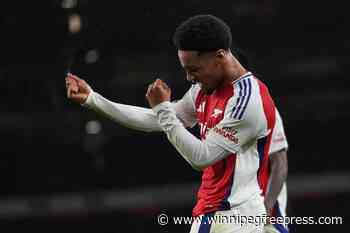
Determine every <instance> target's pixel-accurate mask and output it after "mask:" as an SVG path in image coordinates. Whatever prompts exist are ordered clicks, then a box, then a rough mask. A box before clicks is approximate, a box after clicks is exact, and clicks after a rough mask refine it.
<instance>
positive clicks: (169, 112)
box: [153, 102, 228, 170]
mask: <svg viewBox="0 0 350 233" xmlns="http://www.w3.org/2000/svg"><path fill="white" fill-rule="evenodd" d="M153 110H154V112H155V113H156V115H157V118H158V122H159V125H160V126H161V128H162V130H163V131H164V132H165V133H166V135H167V137H168V139H169V141H170V142H171V144H173V146H174V147H175V148H176V150H177V151H178V152H179V153H180V154H181V156H182V157H183V158H184V159H185V160H186V161H187V162H188V163H189V164H190V165H191V166H192V167H193V168H194V169H196V170H202V169H203V168H205V167H207V166H209V165H211V164H213V163H215V162H216V161H218V160H220V159H222V158H223V157H225V156H226V155H227V154H228V153H227V152H226V151H225V150H223V149H222V148H220V147H218V146H216V145H214V144H210V143H207V142H205V141H201V140H199V139H198V138H196V137H195V136H194V135H192V134H191V133H190V132H189V131H188V130H186V128H185V127H184V126H183V124H182V123H181V122H180V120H179V119H178V118H177V117H176V114H175V112H174V110H173V109H172V108H171V104H170V102H163V103H162V104H159V105H158V106H156V107H155V108H153Z"/></svg>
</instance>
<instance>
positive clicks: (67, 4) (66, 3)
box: [61, 0, 78, 9]
mask: <svg viewBox="0 0 350 233" xmlns="http://www.w3.org/2000/svg"><path fill="white" fill-rule="evenodd" d="M77 4H78V0H62V5H61V6H62V8H64V9H71V8H74V7H75V6H76V5H77Z"/></svg>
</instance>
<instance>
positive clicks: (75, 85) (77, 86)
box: [66, 73, 92, 104]
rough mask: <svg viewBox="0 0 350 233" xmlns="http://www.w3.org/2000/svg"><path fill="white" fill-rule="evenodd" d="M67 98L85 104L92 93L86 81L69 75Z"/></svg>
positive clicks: (67, 77) (67, 78)
mask: <svg viewBox="0 0 350 233" xmlns="http://www.w3.org/2000/svg"><path fill="white" fill-rule="evenodd" d="M66 89H67V98H68V99H70V100H72V101H73V102H76V103H78V104H84V103H85V102H86V99H87V97H88V96H89V94H90V92H91V91H92V89H91V87H90V86H89V84H87V83H86V82H85V80H83V79H81V78H78V77H77V76H75V75H73V74H70V73H68V74H67V76H66Z"/></svg>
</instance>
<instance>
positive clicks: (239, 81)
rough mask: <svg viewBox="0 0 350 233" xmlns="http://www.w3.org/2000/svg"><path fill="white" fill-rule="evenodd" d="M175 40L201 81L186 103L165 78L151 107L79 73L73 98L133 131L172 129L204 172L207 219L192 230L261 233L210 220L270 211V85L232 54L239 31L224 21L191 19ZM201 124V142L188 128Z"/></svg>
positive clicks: (197, 210)
mask: <svg viewBox="0 0 350 233" xmlns="http://www.w3.org/2000/svg"><path fill="white" fill-rule="evenodd" d="M173 40H174V44H175V46H176V47H177V49H178V57H179V60H180V63H181V65H182V67H183V68H184V70H185V72H186V77H187V80H188V81H190V82H191V83H192V84H193V85H192V86H191V87H190V89H189V90H188V91H187V93H186V94H185V95H184V96H183V98H182V99H180V100H179V101H177V102H170V100H171V90H170V88H169V87H168V86H167V84H166V83H164V82H163V81H162V80H160V79H157V80H156V81H155V82H153V83H152V84H150V85H149V87H148V90H147V93H146V98H147V100H148V102H149V104H150V107H151V109H147V108H141V107H136V106H130V105H125V104H119V103H114V102H111V101H109V100H107V99H105V98H104V97H102V96H101V95H100V94H98V93H96V92H95V91H93V89H92V88H91V87H90V86H89V85H88V84H87V83H86V82H85V81H84V80H83V79H80V78H78V77H77V76H75V75H72V74H68V76H67V77H66V86H67V96H68V98H69V99H71V100H72V101H74V102H77V103H79V104H82V105H83V106H86V107H88V108H90V109H92V110H95V111H96V112H99V113H101V114H103V115H104V116H106V117H109V118H111V119H112V120H114V121H116V122H118V123H119V124H121V125H124V126H126V127H130V128H133V129H137V130H143V131H155V130H158V131H164V133H165V134H166V135H167V137H168V140H169V141H170V142H171V143H172V144H173V146H174V147H175V148H176V149H177V151H178V152H179V154H180V155H181V156H182V157H183V158H184V159H185V160H186V161H187V162H188V163H189V164H190V165H191V166H192V167H193V168H194V169H196V170H198V171H201V172H202V183H201V186H200V188H199V191H198V194H197V203H196V205H195V207H194V209H193V216H200V217H202V221H194V222H193V224H192V227H191V232H192V233H197V232H209V231H210V232H230V233H231V232H232V233H238V232H240V233H242V232H243V233H244V232H261V231H262V230H263V225H262V224H259V223H256V222H255V221H253V222H246V223H245V224H242V225H241V224H239V223H237V222H226V224H222V223H221V222H212V221H209V220H208V218H212V217H215V219H224V218H225V217H229V216H233V215H240V216H247V217H248V216H249V217H258V216H262V215H264V214H266V210H265V207H264V199H263V197H262V195H261V189H260V186H259V183H258V176H259V173H260V172H261V171H265V170H266V169H260V168H261V166H263V161H266V158H268V151H269V147H270V143H271V137H272V131H273V128H274V126H275V106H274V102H273V100H272V98H271V96H270V94H269V91H268V88H267V87H266V86H265V84H263V83H262V82H261V81H260V80H258V79H257V78H255V77H254V75H253V74H252V73H251V72H249V71H247V70H246V69H245V68H244V67H243V66H242V65H241V64H240V63H239V61H238V60H237V59H236V58H235V56H234V55H233V54H232V53H231V50H230V47H231V42H232V37H231V31H230V28H229V27H228V25H227V24H226V23H225V22H223V21H222V20H221V19H219V18H217V17H215V16H212V15H196V16H193V17H190V18H189V19H187V20H185V21H184V22H182V23H181V24H180V25H179V26H178V27H177V29H176V31H175V34H174V37H173ZM197 123H198V124H199V126H200V136H201V139H198V138H196V137H195V136H194V135H192V134H191V133H190V132H189V131H188V130H187V129H186V127H193V126H194V125H195V124H197ZM220 217H222V218H220ZM226 219H227V218H226ZM250 219H251V218H250Z"/></svg>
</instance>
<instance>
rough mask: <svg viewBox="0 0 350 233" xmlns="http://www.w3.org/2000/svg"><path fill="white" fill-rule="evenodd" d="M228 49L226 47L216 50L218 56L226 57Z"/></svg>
mask: <svg viewBox="0 0 350 233" xmlns="http://www.w3.org/2000/svg"><path fill="white" fill-rule="evenodd" d="M226 53H227V52H226V51H225V50H224V49H219V50H217V51H216V57H218V58H224V57H225V56H226Z"/></svg>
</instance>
